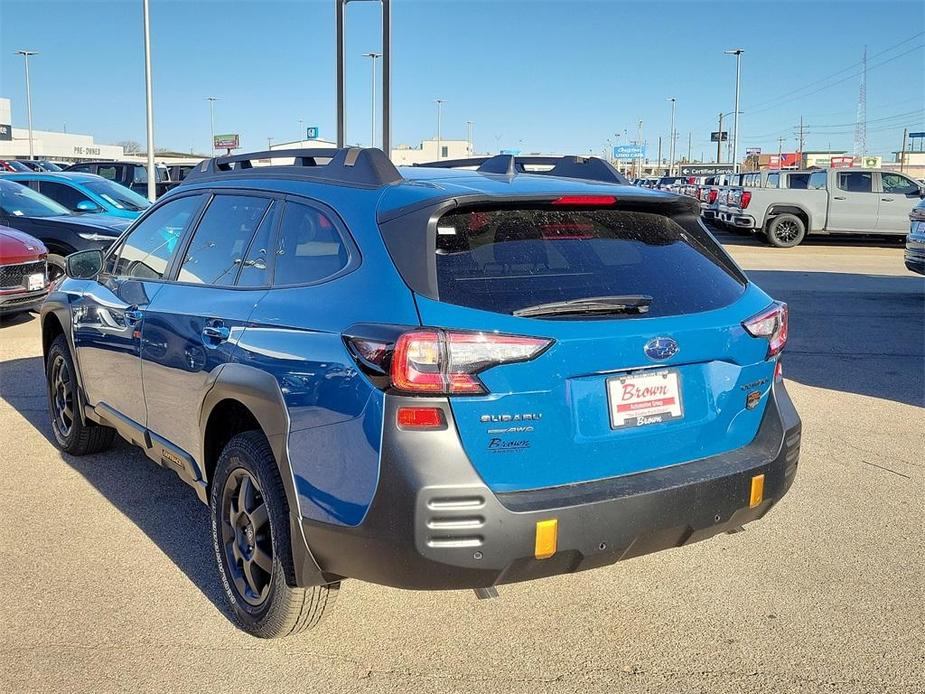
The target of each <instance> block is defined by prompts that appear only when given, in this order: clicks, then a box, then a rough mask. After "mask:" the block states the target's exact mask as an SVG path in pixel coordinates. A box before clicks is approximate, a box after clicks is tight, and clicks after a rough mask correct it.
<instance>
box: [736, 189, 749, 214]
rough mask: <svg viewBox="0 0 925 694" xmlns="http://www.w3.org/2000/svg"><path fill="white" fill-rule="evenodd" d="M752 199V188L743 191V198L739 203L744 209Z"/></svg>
mask: <svg viewBox="0 0 925 694" xmlns="http://www.w3.org/2000/svg"><path fill="white" fill-rule="evenodd" d="M751 201H752V192H751V191H750V190H746V191H744V192H743V193H742V199H741V201H740V203H739V206H740V207H741V208H742V209H743V210H744V209H745V208H747V207H748V203H750V202H751Z"/></svg>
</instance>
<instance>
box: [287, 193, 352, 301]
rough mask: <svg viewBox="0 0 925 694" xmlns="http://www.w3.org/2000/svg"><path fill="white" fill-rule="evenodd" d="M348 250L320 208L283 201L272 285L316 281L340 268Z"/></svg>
mask: <svg viewBox="0 0 925 694" xmlns="http://www.w3.org/2000/svg"><path fill="white" fill-rule="evenodd" d="M349 261H350V253H349V251H348V249H347V246H346V244H345V243H344V240H343V238H342V237H341V235H340V232H339V231H338V230H337V227H336V226H334V223H333V222H332V221H331V220H330V219H329V218H328V217H327V216H326V215H325V214H324V213H323V212H321V211H320V210H317V209H315V208H314V207H309V206H308V205H301V204H299V203H294V202H289V203H286V209H285V210H284V212H283V220H282V223H281V224H280V229H279V243H278V244H277V248H276V269H275V272H274V276H273V284H274V285H276V286H284V285H287V284H307V283H309V282H318V281H320V280H323V279H325V278H328V277H330V276H331V275H335V274H337V273H338V272H340V271H341V270H343V269H344V268H345V267H346V266H347V263H348V262H349Z"/></svg>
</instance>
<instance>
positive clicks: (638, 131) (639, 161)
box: [636, 121, 645, 178]
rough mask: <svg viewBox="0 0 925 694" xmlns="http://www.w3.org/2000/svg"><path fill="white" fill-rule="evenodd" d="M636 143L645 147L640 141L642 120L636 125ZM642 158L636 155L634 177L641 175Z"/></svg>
mask: <svg viewBox="0 0 925 694" xmlns="http://www.w3.org/2000/svg"><path fill="white" fill-rule="evenodd" d="M636 144H637V145H642V146H643V149H645V145H644V144H643V142H642V121H639V123H638V125H637V126H636ZM642 159H643V158H642V157H636V178H641V177H642V173H640V172H641V170H642Z"/></svg>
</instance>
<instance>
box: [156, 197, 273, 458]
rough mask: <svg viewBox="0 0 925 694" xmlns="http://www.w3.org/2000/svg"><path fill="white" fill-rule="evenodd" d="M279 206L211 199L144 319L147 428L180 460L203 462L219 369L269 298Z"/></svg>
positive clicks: (253, 200) (232, 357)
mask: <svg viewBox="0 0 925 694" xmlns="http://www.w3.org/2000/svg"><path fill="white" fill-rule="evenodd" d="M275 205H276V203H274V202H273V200H272V198H270V197H262V196H260V195H255V194H248V195H238V194H230V193H228V194H220V195H216V196H215V197H213V198H212V200H211V202H210V203H209V205H208V207H207V208H206V211H205V213H204V214H203V215H202V219H201V221H200V222H199V224H198V226H197V227H196V229H195V231H193V233H192V235H191V237H190V239H189V242H188V243H187V245H186V248H185V250H184V251H183V254H182V256H181V257H180V259H179V260H178V262H177V263H176V266H177V267H176V270H174V271H173V274H172V278H173V279H172V281H170V282H167V283H166V284H165V285H164V287H163V289H162V290H161V291H160V292H159V293H158V295H157V297H156V298H155V300H154V301H152V302H151V305H150V306H149V308H148V311H147V313H146V316H145V324H144V329H143V344H144V348H143V351H142V378H143V381H144V392H145V403H146V405H147V415H148V416H147V427H148V430H149V431H150V433H151V436H152V438H154V439H155V442H156V443H160V444H161V445H164V443H165V442H166V443H167V444H169V445H171V446H172V447H173V448H174V449H179V450H174V453H175V454H177V455H180V456H181V457H187V458H192V459H193V460H196V461H200V460H202V455H201V451H200V447H201V441H200V422H199V416H200V411H201V407H202V401H203V399H204V398H205V396H206V393H207V392H208V391H209V389H210V388H211V386H212V383H213V382H214V380H215V378H216V377H217V376H218V372H219V371H220V370H221V368H222V367H223V366H224V365H225V364H226V363H228V362H231V361H234V360H235V359H236V356H237V353H238V351H239V348H238V341H239V340H240V338H241V336H242V334H243V333H244V330H245V327H246V323H247V320H248V318H249V317H250V315H251V313H252V312H253V310H254V307H255V306H256V304H257V302H258V301H259V300H260V299H261V298H262V297H263V295H264V294H265V293H266V287H267V285H268V283H269V278H268V276H267V252H266V249H267V248H268V247H269V242H270V234H271V233H272V229H273V225H274V222H275V217H276V215H275V209H274V207H275ZM183 454H186V455H185V456H184V455H183Z"/></svg>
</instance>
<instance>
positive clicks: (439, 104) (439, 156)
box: [434, 99, 446, 161]
mask: <svg viewBox="0 0 925 694" xmlns="http://www.w3.org/2000/svg"><path fill="white" fill-rule="evenodd" d="M434 103H435V104H437V161H439V160H441V159H443V156H442V155H443V150H442V149H441V148H440V110H441V108H442V107H443V104H445V103H446V100H444V99H434Z"/></svg>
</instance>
